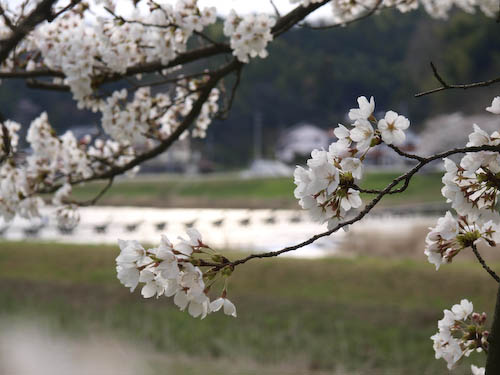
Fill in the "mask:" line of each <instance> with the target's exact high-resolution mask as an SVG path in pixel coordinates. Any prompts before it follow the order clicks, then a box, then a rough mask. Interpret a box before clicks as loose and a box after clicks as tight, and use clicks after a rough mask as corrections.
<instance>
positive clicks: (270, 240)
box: [0, 206, 435, 258]
mask: <svg viewBox="0 0 500 375" xmlns="http://www.w3.org/2000/svg"><path fill="white" fill-rule="evenodd" d="M80 215H81V221H80V225H79V226H78V227H76V228H75V229H74V230H73V231H72V232H71V233H64V232H61V231H60V230H59V229H58V228H57V225H56V224H55V223H54V222H53V221H51V218H53V217H54V216H53V215H52V214H51V209H50V208H47V209H46V210H45V211H44V219H43V220H40V221H37V222H30V221H27V220H24V219H20V218H16V219H15V220H14V221H13V222H12V223H10V225H9V226H5V225H1V224H0V233H1V237H3V238H4V239H7V240H25V239H27V240H37V241H40V240H43V241H55V242H65V243H93V244H116V242H117V239H119V238H120V239H124V240H128V239H135V240H138V241H140V242H141V243H147V244H156V243H158V242H159V240H160V235H161V234H166V235H167V236H168V237H169V239H170V240H172V241H173V240H175V239H176V238H177V237H178V236H185V231H186V229H187V228H189V227H194V228H196V229H198V230H199V231H200V232H201V233H202V235H203V240H204V242H205V243H206V244H208V245H210V246H211V247H213V248H217V249H235V250H238V249H241V250H249V251H270V250H278V249H281V248H283V247H286V246H291V245H295V244H297V243H300V242H302V241H304V240H306V239H308V238H310V237H311V236H313V235H314V234H317V233H320V232H323V231H325V230H326V225H318V224H317V223H314V222H312V221H311V220H310V219H309V218H308V215H307V213H306V212H304V211H298V210H269V209H260V210H248V209H163V208H162V209H157V208H146V207H103V206H98V207H95V206H94V207H85V208H81V209H80ZM434 222H435V218H433V217H426V216H416V215H413V216H394V215H384V216H379V215H377V216H367V217H366V218H365V219H364V220H362V221H361V222H358V223H356V224H354V225H353V226H351V229H352V230H356V231H357V232H360V231H361V232H365V231H368V232H370V231H377V232H384V231H387V232H388V233H394V232H395V231H397V232H401V231H411V229H412V227H414V226H417V225H433V223H434ZM344 238H345V232H344V231H343V230H340V231H339V232H337V233H335V234H333V235H332V236H330V237H327V238H321V239H319V240H318V241H316V242H315V243H314V244H311V245H309V246H306V247H304V248H303V249H301V250H299V251H295V252H293V253H291V254H290V255H292V256H298V257H308V258H316V257H322V256H328V255H334V254H336V252H337V250H338V245H339V243H340V242H341V241H342V240H343V239H344Z"/></svg>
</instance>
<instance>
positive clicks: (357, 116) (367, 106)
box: [349, 96, 375, 142]
mask: <svg viewBox="0 0 500 375" xmlns="http://www.w3.org/2000/svg"><path fill="white" fill-rule="evenodd" d="M358 105H359V108H353V109H351V110H350V111H349V118H350V119H351V120H352V121H356V120H368V119H370V117H372V115H373V111H374V110H375V99H373V96H372V97H371V98H370V101H368V99H366V97H365V96H360V97H359V98H358ZM353 140H354V139H353ZM356 142H357V141H356Z"/></svg>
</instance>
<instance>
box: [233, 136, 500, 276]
mask: <svg viewBox="0 0 500 375" xmlns="http://www.w3.org/2000/svg"><path fill="white" fill-rule="evenodd" d="M480 151H496V152H500V146H491V145H483V146H473V147H464V148H455V149H452V150H449V151H445V152H442V153H439V154H436V155H432V156H429V157H428V158H423V160H422V161H420V162H419V163H418V164H417V165H416V166H415V167H413V168H412V169H410V170H409V171H408V172H407V173H405V174H403V175H401V176H399V177H397V178H395V179H394V180H393V181H392V182H391V183H390V184H388V185H387V186H386V187H385V188H384V189H383V190H381V191H379V192H377V196H376V197H375V198H373V199H372V200H371V201H370V202H369V203H368V204H367V205H366V206H365V208H364V209H363V210H362V211H361V212H359V213H358V215H356V216H355V217H354V218H352V219H350V220H346V221H344V222H341V223H339V224H337V226H336V227H335V228H333V229H331V230H328V231H326V232H323V233H320V234H317V235H315V236H313V237H311V238H309V239H307V240H305V241H303V242H301V243H299V244H297V245H294V246H288V247H285V248H283V249H281V250H277V251H270V252H266V253H260V254H250V255H248V256H247V257H245V258H241V259H237V260H235V261H232V262H231V266H232V267H236V266H237V265H240V264H243V263H246V262H248V261H249V260H252V259H260V258H272V257H276V256H278V255H281V254H284V253H287V252H290V251H294V250H298V249H300V248H302V247H304V246H307V245H310V244H312V243H314V242H315V241H317V240H318V239H320V238H322V237H327V236H330V235H331V234H333V233H335V232H337V231H338V230H339V229H341V228H343V227H345V226H348V225H351V224H354V223H355V222H357V221H359V220H361V219H362V218H364V217H365V216H366V215H367V214H368V213H369V212H370V211H371V210H372V209H373V207H375V205H376V204H377V203H378V202H379V201H380V200H381V199H382V198H383V197H384V196H385V195H387V194H394V193H402V192H403V191H405V190H406V189H407V187H408V185H409V183H410V180H411V178H412V177H413V176H414V175H415V174H416V173H417V172H418V171H419V170H420V169H422V168H423V167H424V166H425V165H427V164H429V163H430V162H433V161H435V160H438V159H442V158H446V157H448V156H451V155H454V154H462V153H467V152H480ZM402 181H404V184H403V186H402V187H401V188H399V189H396V190H393V189H394V188H395V187H396V186H397V185H398V184H399V183H400V182H402Z"/></svg>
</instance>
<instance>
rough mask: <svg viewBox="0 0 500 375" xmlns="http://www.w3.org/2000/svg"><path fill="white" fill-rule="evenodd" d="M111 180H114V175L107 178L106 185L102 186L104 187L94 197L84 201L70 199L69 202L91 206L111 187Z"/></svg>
mask: <svg viewBox="0 0 500 375" xmlns="http://www.w3.org/2000/svg"><path fill="white" fill-rule="evenodd" d="M113 181H114V177H111V178H110V179H109V180H108V183H107V184H106V186H104V188H103V189H102V190H101V191H100V192H99V193H98V194H97V195H96V196H95V197H94V198H92V199H89V200H87V201H85V202H77V201H72V202H71V203H73V204H76V205H78V206H81V207H85V206H93V205H94V204H96V203H97V202H98V201H99V199H101V198H102V196H103V195H104V194H106V192H107V191H108V190H109V189H110V188H111V186H113Z"/></svg>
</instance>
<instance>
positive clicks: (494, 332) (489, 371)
mask: <svg viewBox="0 0 500 375" xmlns="http://www.w3.org/2000/svg"><path fill="white" fill-rule="evenodd" d="M488 343H489V345H488V356H487V358H486V375H498V374H500V287H499V288H498V292H497V301H496V306H495V313H494V315H493V323H492V326H491V331H490V336H489V337H488Z"/></svg>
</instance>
